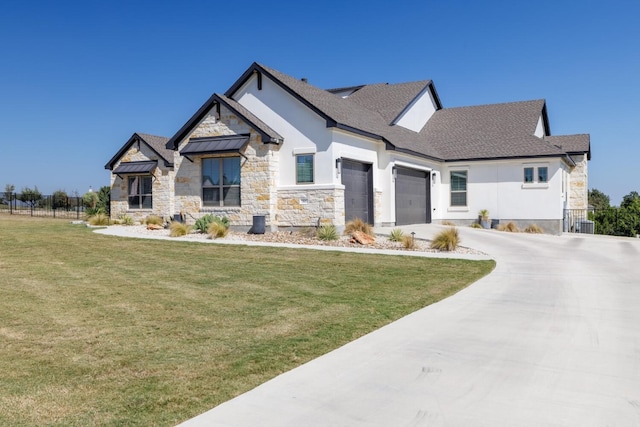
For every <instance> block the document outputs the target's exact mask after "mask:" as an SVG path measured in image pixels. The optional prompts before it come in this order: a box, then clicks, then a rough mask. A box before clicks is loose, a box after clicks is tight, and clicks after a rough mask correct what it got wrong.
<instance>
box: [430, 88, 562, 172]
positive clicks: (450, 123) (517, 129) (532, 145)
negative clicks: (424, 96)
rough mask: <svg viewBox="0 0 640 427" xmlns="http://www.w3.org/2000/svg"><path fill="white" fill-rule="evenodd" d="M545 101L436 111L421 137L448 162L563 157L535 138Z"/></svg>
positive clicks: (542, 140) (547, 143)
mask: <svg viewBox="0 0 640 427" xmlns="http://www.w3.org/2000/svg"><path fill="white" fill-rule="evenodd" d="M544 106H545V102H544V100H536V101H521V102H510V103H503V104H491V105H479V106H474V107H460V108H447V109H443V110H439V111H436V112H435V114H434V115H433V116H432V117H431V119H430V120H429V122H427V124H426V125H425V127H424V128H423V129H422V130H421V131H420V134H421V135H422V136H423V137H424V138H425V139H426V140H427V141H428V143H429V144H432V145H433V146H434V147H435V148H436V149H437V150H438V151H439V152H440V153H442V155H443V156H444V159H445V160H471V159H474V160H475V159H495V158H510V157H538V156H562V155H564V153H565V152H564V151H563V150H561V149H559V148H558V147H556V146H555V145H554V144H552V143H550V142H549V141H546V140H544V139H541V138H538V137H536V136H534V135H533V134H534V132H535V130H536V125H537V123H538V119H539V118H540V116H541V115H544Z"/></svg>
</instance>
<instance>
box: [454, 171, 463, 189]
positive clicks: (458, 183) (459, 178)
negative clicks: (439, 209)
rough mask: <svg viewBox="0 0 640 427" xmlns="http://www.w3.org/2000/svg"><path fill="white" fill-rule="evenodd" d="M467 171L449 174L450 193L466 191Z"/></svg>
mask: <svg viewBox="0 0 640 427" xmlns="http://www.w3.org/2000/svg"><path fill="white" fill-rule="evenodd" d="M466 189H467V171H457V172H451V191H466Z"/></svg>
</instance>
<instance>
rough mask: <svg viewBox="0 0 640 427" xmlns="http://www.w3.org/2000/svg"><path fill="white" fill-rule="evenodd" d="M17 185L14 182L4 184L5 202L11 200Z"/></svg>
mask: <svg viewBox="0 0 640 427" xmlns="http://www.w3.org/2000/svg"><path fill="white" fill-rule="evenodd" d="M15 189H16V187H15V185H13V184H7V185H5V186H4V200H5V203H9V201H10V200H11V195H12V194H13V192H14V191H15Z"/></svg>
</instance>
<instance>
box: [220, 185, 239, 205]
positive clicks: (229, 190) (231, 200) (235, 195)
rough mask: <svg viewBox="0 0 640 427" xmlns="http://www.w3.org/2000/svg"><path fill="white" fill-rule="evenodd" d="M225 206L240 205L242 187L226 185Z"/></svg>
mask: <svg viewBox="0 0 640 427" xmlns="http://www.w3.org/2000/svg"><path fill="white" fill-rule="evenodd" d="M223 192H224V200H223V202H224V203H223V204H224V206H240V187H239V186H234V187H224V190H223Z"/></svg>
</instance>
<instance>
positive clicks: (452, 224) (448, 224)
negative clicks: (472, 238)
mask: <svg viewBox="0 0 640 427" xmlns="http://www.w3.org/2000/svg"><path fill="white" fill-rule="evenodd" d="M442 225H447V226H449V227H455V226H456V225H455V224H454V223H453V222H451V221H447V220H444V221H442Z"/></svg>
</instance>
